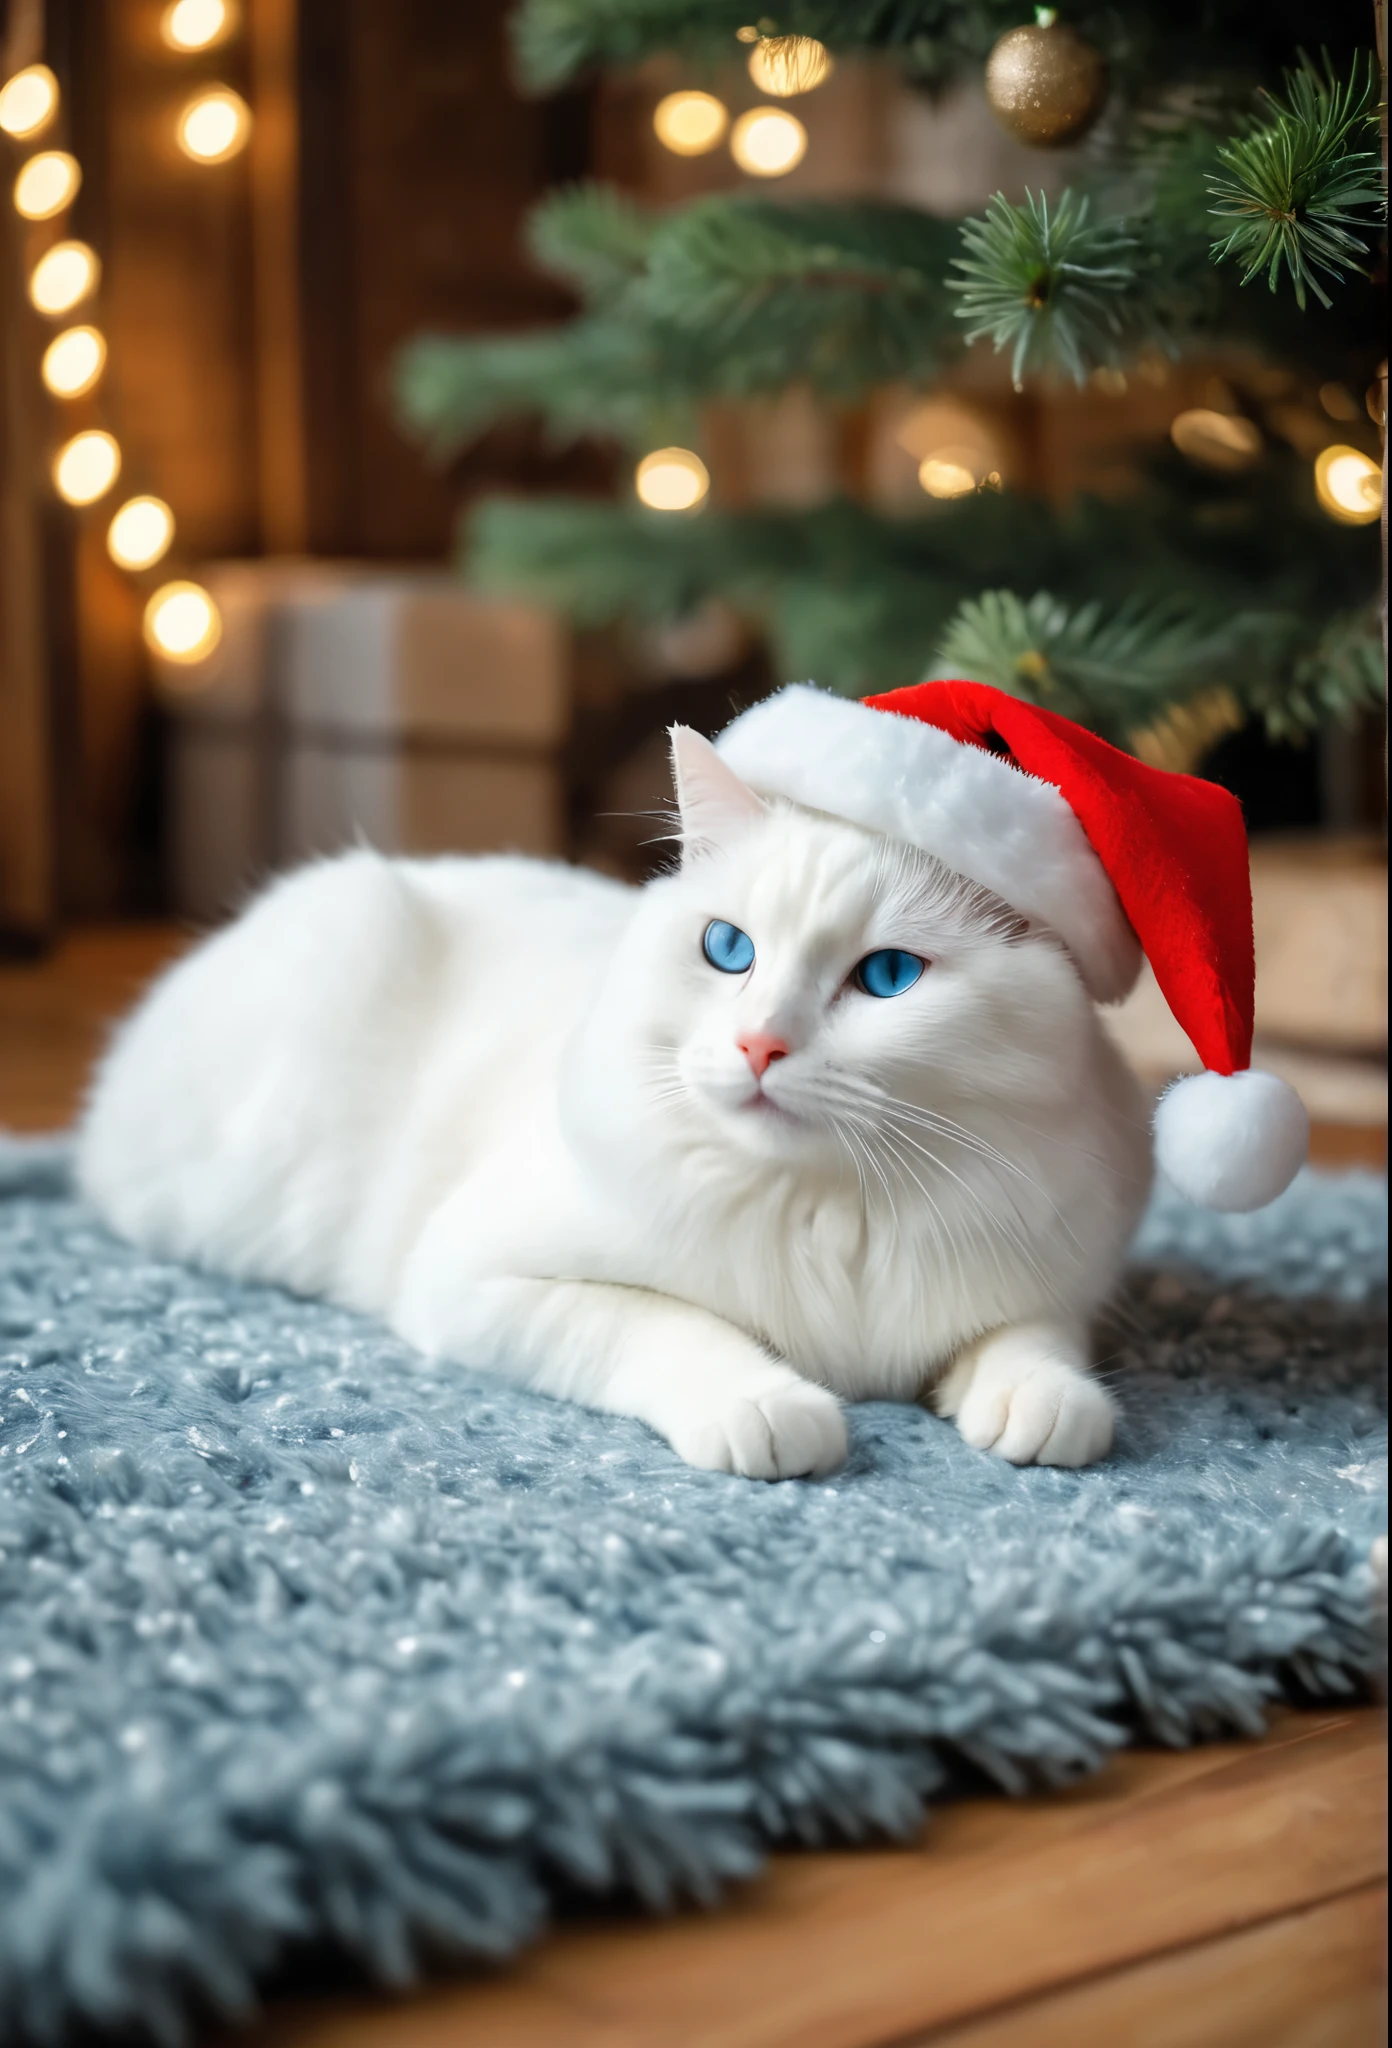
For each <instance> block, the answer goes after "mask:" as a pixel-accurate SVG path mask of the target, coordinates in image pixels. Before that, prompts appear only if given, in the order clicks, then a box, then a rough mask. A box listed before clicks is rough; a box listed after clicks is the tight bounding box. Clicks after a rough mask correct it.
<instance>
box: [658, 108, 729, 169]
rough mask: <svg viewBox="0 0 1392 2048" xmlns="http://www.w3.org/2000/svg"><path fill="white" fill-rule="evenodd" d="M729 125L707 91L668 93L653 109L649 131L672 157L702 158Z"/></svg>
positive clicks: (724, 115) (724, 111)
mask: <svg viewBox="0 0 1392 2048" xmlns="http://www.w3.org/2000/svg"><path fill="white" fill-rule="evenodd" d="M729 125H730V116H729V114H728V112H727V111H726V108H725V106H724V103H723V102H722V101H720V100H718V99H716V97H715V96H714V94H713V93H708V92H669V93H668V95H667V97H666V99H664V100H659V101H658V103H657V105H656V106H655V107H654V109H653V131H654V133H655V134H656V136H657V139H658V141H659V142H660V143H661V144H662V146H663V148H664V149H670V150H671V151H672V153H673V155H674V156H704V155H705V154H706V151H707V150H708V149H714V148H715V146H716V144H717V143H718V142H719V141H720V140H721V138H722V137H723V136H724V133H725V130H726V129H727V128H728V127H729Z"/></svg>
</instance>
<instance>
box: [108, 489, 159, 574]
mask: <svg viewBox="0 0 1392 2048" xmlns="http://www.w3.org/2000/svg"><path fill="white" fill-rule="evenodd" d="M173 538H174V514H173V513H172V512H171V511H170V509H169V507H168V506H167V505H166V504H165V502H164V500H163V498H127V500H126V502H125V504H124V505H122V507H121V509H120V511H119V512H117V514H116V516H115V517H114V518H113V520H112V522H111V524H110V526H108V527H107V529H106V552H107V553H108V554H109V555H110V557H111V559H112V561H113V562H114V563H115V564H116V566H117V568H118V569H150V568H153V567H154V565H155V563H156V562H158V561H160V560H161V559H162V558H163V557H164V556H165V555H167V554H168V553H169V547H170V543H171V542H172V540H173Z"/></svg>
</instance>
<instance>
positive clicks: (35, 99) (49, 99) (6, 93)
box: [0, 64, 58, 142]
mask: <svg viewBox="0 0 1392 2048" xmlns="http://www.w3.org/2000/svg"><path fill="white" fill-rule="evenodd" d="M57 111H58V81H57V79H56V78H55V77H54V76H53V73H52V72H51V71H50V70H49V68H48V66H47V64H27V65H26V66H25V67H24V69H23V71H16V72H15V74H14V76H13V78H9V79H7V80H6V81H5V84H4V87H3V88H0V128H3V129H4V131H5V133H6V134H7V135H13V137H14V139H15V141H16V142H27V141H28V140H29V137H30V136H31V135H37V134H38V132H39V130H40V129H41V128H46V127H47V126H48V124H49V122H50V121H51V120H52V119H53V116H54V115H55V114H56V113H57Z"/></svg>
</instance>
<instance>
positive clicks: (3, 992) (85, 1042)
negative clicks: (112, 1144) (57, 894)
mask: <svg viewBox="0 0 1392 2048" xmlns="http://www.w3.org/2000/svg"><path fill="white" fill-rule="evenodd" d="M187 943H188V938H187V934H185V933H182V932H180V931H179V929H178V928H177V926H174V925H167V924H152V925H108V926H98V927H96V928H94V929H93V930H90V931H85V932H79V933H76V934H74V935H73V936H72V937H71V938H67V939H64V940H63V941H62V942H61V944H60V945H59V946H58V948H57V950H56V951H55V952H54V953H53V954H52V955H51V956H50V958H49V959H47V960H45V961H44V962H43V964H42V965H41V966H32V965H14V966H0V1129H6V1128H8V1129H9V1130H13V1131H51V1130H59V1129H61V1128H62V1127H63V1125H65V1124H68V1123H70V1122H71V1121H72V1119H73V1117H74V1116H75V1115H76V1112H77V1106H78V1103H79V1101H80V1100H81V1096H82V1090H83V1088H84V1087H85V1085H86V1080H87V1075H88V1072H89V1070H90V1068H91V1065H92V1062H93V1060H94V1059H95V1058H96V1056H97V1054H98V1053H99V1052H100V1051H101V1048H102V1045H103V1044H104V1042H105V1039H106V1035H107V1032H108V1031H109V1029H110V1027H111V1025H112V1024H113V1023H114V1022H115V1020H116V1019H117V1018H118V1017H120V1016H121V1015H122V1014H123V1013H124V1012H125V1011H126V1010H128V1009H129V1008H130V1006H131V1005H132V1004H133V1003H134V1002H135V1000H136V998H137V997H138V996H139V994H140V992H141V990H142V989H143V988H144V987H145V985H146V984H147V983H148V981H149V980H150V978H151V976H152V975H154V974H155V973H157V972H158V970H159V969H160V968H161V967H163V966H165V965H166V964H167V963H168V962H169V961H170V960H171V959H173V957H174V956H175V954H176V953H178V952H180V951H181V950H182V948H183V947H184V946H185V945H186V944H187Z"/></svg>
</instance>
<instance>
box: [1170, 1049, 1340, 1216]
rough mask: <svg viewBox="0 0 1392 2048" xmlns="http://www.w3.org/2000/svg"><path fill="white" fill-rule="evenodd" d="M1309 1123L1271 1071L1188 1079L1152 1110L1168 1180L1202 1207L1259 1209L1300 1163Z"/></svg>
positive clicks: (1297, 1099) (1286, 1183) (1288, 1180)
mask: <svg viewBox="0 0 1392 2048" xmlns="http://www.w3.org/2000/svg"><path fill="white" fill-rule="evenodd" d="M1309 1143H1310V1119H1309V1117H1308V1115H1307V1114H1306V1110H1305V1105H1304V1103H1303V1102H1302V1101H1301V1100H1300V1097H1299V1096H1298V1095H1297V1094H1296V1092H1295V1090H1294V1089H1293V1088H1291V1087H1288V1086H1287V1084H1286V1083H1285V1082H1284V1081H1280V1080H1278V1079H1277V1078H1276V1076H1275V1074H1264V1073H1262V1072H1260V1070H1259V1069H1257V1068H1255V1067H1249V1068H1248V1069H1247V1071H1246V1072H1245V1073H1241V1074H1186V1075H1185V1076H1184V1077H1183V1079H1182V1080H1179V1081H1176V1082H1175V1083H1174V1085H1173V1087H1171V1088H1168V1089H1167V1090H1166V1091H1165V1093H1164V1094H1163V1095H1162V1096H1161V1098H1160V1101H1159V1103H1158V1105H1157V1107H1156V1111H1155V1158H1156V1163H1157V1164H1158V1166H1159V1168H1160V1171H1161V1172H1162V1173H1163V1174H1164V1176H1165V1178H1166V1180H1168V1181H1170V1182H1171V1183H1172V1184H1173V1185H1174V1186H1175V1187H1177V1188H1178V1189H1179V1192H1180V1193H1181V1194H1182V1195H1187V1196H1188V1198H1189V1200H1190V1201H1191V1202H1201V1203H1202V1204H1203V1206H1204V1208H1206V1209H1261V1208H1264V1207H1265V1205H1266V1204H1267V1203H1268V1202H1274V1201H1275V1199H1276V1197H1277V1195H1279V1194H1280V1193H1281V1192H1282V1191H1283V1189H1285V1188H1288V1187H1289V1186H1290V1184H1291V1182H1292V1181H1293V1180H1294V1179H1295V1176H1296V1174H1297V1173H1299V1171H1300V1169H1301V1167H1302V1166H1303V1165H1304V1164H1305V1154H1306V1151H1307V1149H1308V1147H1309Z"/></svg>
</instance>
